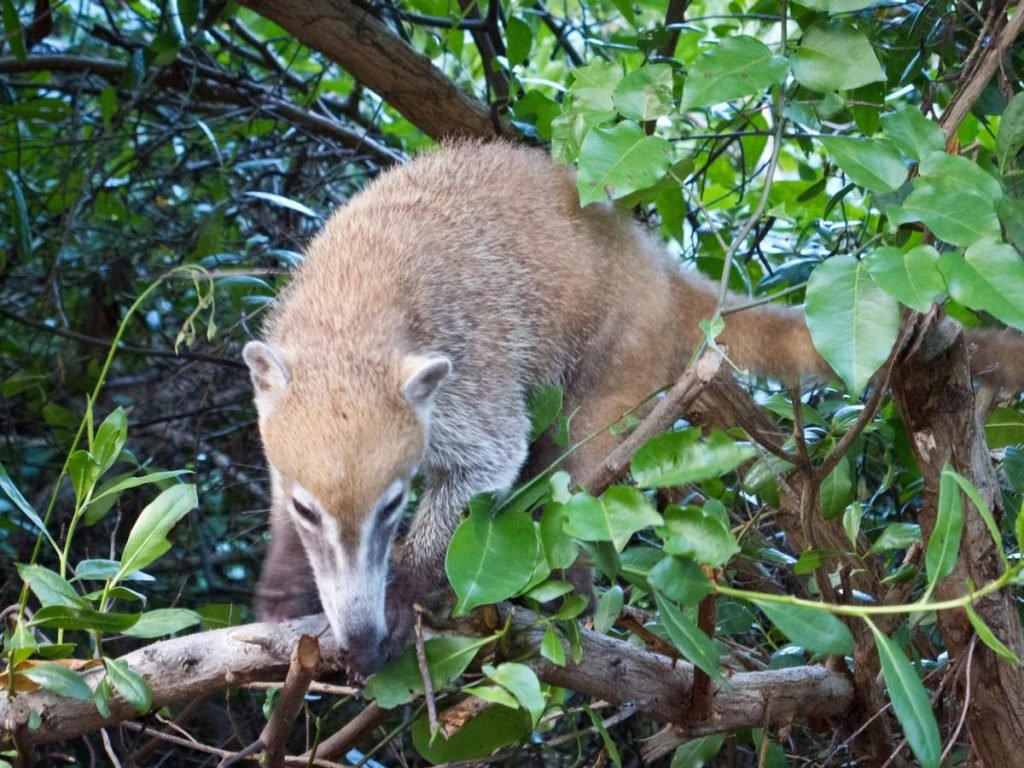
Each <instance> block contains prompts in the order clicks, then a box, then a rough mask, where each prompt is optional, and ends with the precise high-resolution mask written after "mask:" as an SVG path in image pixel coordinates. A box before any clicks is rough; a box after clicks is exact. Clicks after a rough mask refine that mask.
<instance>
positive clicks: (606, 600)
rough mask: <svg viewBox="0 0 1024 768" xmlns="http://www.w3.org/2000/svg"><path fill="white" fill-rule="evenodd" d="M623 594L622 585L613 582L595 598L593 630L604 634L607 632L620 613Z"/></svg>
mask: <svg viewBox="0 0 1024 768" xmlns="http://www.w3.org/2000/svg"><path fill="white" fill-rule="evenodd" d="M623 602H624V595H623V593H622V587H620V586H619V585H618V584H613V585H612V587H611V588H610V589H608V590H606V591H605V593H604V594H603V595H601V597H599V598H598V599H597V610H595V611H594V631H595V632H597V633H599V634H602V635H605V634H607V633H608V630H610V629H611V628H612V627H613V626H614V625H615V622H616V621H617V620H618V618H619V614H620V613H622V605H623Z"/></svg>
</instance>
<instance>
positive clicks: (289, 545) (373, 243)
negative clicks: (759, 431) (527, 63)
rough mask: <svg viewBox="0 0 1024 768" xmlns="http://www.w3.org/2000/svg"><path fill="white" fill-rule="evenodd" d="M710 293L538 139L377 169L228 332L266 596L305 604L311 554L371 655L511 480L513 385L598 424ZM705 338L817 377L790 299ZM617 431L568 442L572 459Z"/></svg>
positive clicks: (665, 361)
mask: <svg viewBox="0 0 1024 768" xmlns="http://www.w3.org/2000/svg"><path fill="white" fill-rule="evenodd" d="M716 296H717V287H716V286H714V285H712V284H711V283H710V282H708V281H706V280H705V279H703V278H700V277H698V276H695V275H690V274H685V273H683V272H681V271H680V270H679V268H678V266H677V264H676V263H675V262H674V261H673V260H671V259H670V258H669V257H668V256H667V255H666V254H665V252H664V249H663V247H662V246H661V244H660V243H658V242H656V241H654V240H653V239H651V238H649V237H648V236H647V235H646V234H645V233H643V232H642V231H641V230H640V229H639V228H638V227H637V226H635V225H634V224H633V223H631V222H630V221H628V220H627V219H626V218H625V217H624V216H622V215H621V214H620V213H618V212H616V211H615V210H613V209H612V208H611V207H610V206H608V205H590V206H588V207H586V208H583V209H581V208H580V206H579V197H578V195H577V192H576V185H575V181H574V177H573V174H572V172H571V171H569V170H568V169H566V168H560V167H556V166H553V165H552V164H551V162H550V161H549V160H548V158H547V157H546V156H545V155H544V154H543V153H541V152H540V151H537V150H532V149H526V148H521V147H518V146H513V145H510V144H504V143H493V144H459V145H455V146H451V147H447V148H444V149H441V150H438V151H436V152H433V153H431V154H427V155H424V156H421V157H419V158H417V159H416V160H414V161H413V162H411V163H409V164H407V165H405V166H402V167H400V168H397V169H395V170H392V171H390V172H388V173H386V174H384V175H383V176H382V177H380V178H379V179H377V180H376V181H375V182H374V183H373V184H371V185H370V186H369V187H368V188H367V189H366V190H365V191H364V192H362V193H361V194H360V195H358V196H357V197H355V198H354V199H353V200H352V201H351V202H350V203H349V204H348V205H346V206H345V207H343V208H341V209H340V210H338V211H337V212H336V213H335V214H334V215H333V216H332V217H331V218H330V220H329V221H328V222H327V224H326V225H325V226H324V229H323V231H322V232H321V233H320V234H319V235H318V236H317V237H316V238H315V239H314V240H313V241H312V243H311V244H310V245H309V248H308V251H307V256H306V259H305V261H304V263H303V264H302V266H301V267H300V268H299V269H298V271H297V273H296V275H295V278H294V280H293V281H292V283H291V284H290V285H289V286H288V288H287V289H285V291H284V292H283V294H282V295H281V297H280V299H279V300H278V302H277V305H276V308H275V309H274V311H273V313H272V317H271V318H270V320H269V322H268V324H267V327H266V329H265V334H266V341H265V342H251V343H250V344H248V345H247V346H246V348H245V350H244V357H245V360H246V362H247V363H248V365H249V367H250V369H251V372H252V378H253V382H254V385H255V389H256V398H255V399H256V405H257V408H258V411H259V421H260V430H261V433H262V437H263V443H264V447H265V450H266V454H267V460H268V463H269V464H270V468H271V478H272V489H273V508H272V513H271V533H272V541H271V548H270V551H269V553H268V557H267V561H266V564H265V565H264V572H263V576H262V577H261V581H260V585H259V591H258V606H257V607H258V610H259V611H260V613H261V614H262V615H263V616H264V617H267V618H271V619H279V618H285V617H289V616H296V615H301V614H303V613H306V612H309V610H311V609H312V608H313V607H314V606H315V599H314V596H313V594H312V590H311V588H310V584H309V576H310V573H312V575H313V577H314V579H315V581H316V585H317V589H318V592H319V596H320V600H321V603H322V605H323V607H324V610H325V611H326V613H327V617H328V619H329V621H330V624H331V627H332V629H333V631H334V633H335V635H336V637H337V639H338V641H339V643H341V644H342V645H343V646H344V647H346V648H347V649H348V651H349V657H350V665H351V667H352V668H353V669H355V670H357V671H360V672H363V673H365V672H369V671H372V670H373V669H374V668H375V667H376V666H377V665H378V664H379V663H380V662H381V661H382V660H383V659H384V658H385V657H387V656H388V655H390V654H392V653H394V652H396V651H397V650H399V649H400V648H401V647H402V646H403V645H404V643H405V640H406V638H407V636H408V632H409V628H410V627H411V622H412V616H413V612H412V605H413V603H414V602H418V603H420V604H422V605H426V606H427V607H430V606H431V605H433V604H434V600H435V599H436V596H437V595H439V594H442V592H441V590H442V588H443V585H444V568H443V560H444V556H445V552H446V549H447V546H448V542H449V540H450V538H451V535H452V533H453V531H454V528H455V527H456V525H457V524H458V521H459V517H460V514H461V512H462V510H463V508H464V505H465V503H466V501H467V500H468V499H469V498H470V497H471V496H473V495H474V494H477V493H481V492H485V491H498V492H501V491H505V490H507V489H509V488H510V487H511V486H512V485H513V483H514V482H515V481H516V478H517V476H518V474H519V472H520V469H521V467H522V466H523V463H524V461H525V459H526V457H527V447H528V445H527V438H528V435H529V431H530V422H529V418H528V414H527V407H526V397H527V393H528V392H529V391H530V390H531V389H533V388H535V387H537V386H538V385H541V384H548V383H554V384H559V385H561V386H562V387H563V388H564V391H565V399H566V408H567V409H568V410H569V411H576V415H575V416H574V418H573V421H572V426H573V430H574V434H575V435H579V436H584V435H588V434H590V433H592V432H595V431H597V430H599V429H601V428H602V427H604V426H605V425H607V424H609V423H611V422H614V421H615V420H617V419H618V418H619V417H620V416H621V415H622V414H623V413H624V412H626V411H627V410H629V409H631V408H633V407H634V406H635V405H636V404H637V403H639V402H641V401H642V400H644V398H646V397H647V396H648V395H649V394H650V393H651V392H652V391H654V390H656V389H657V388H659V387H661V386H664V385H666V384H669V383H671V382H672V381H673V380H674V379H675V378H676V377H677V376H678V375H679V374H680V373H681V372H682V370H683V368H684V367H685V365H686V364H687V362H688V360H689V359H690V356H691V354H692V353H693V351H694V350H695V348H696V347H697V345H698V344H699V343H700V341H701V339H702V333H701V331H700V330H699V328H698V324H699V322H700V321H701V320H703V319H705V318H709V317H711V315H712V314H713V312H714V308H715V304H716ZM730 300H731V301H739V300H740V299H739V298H738V297H732V298H731V299H730ZM719 340H720V341H721V342H722V343H724V344H725V345H727V347H728V350H729V355H730V358H731V359H732V360H733V361H734V362H735V363H736V364H737V365H738V366H740V367H742V368H749V369H751V370H755V371H758V372H760V373H763V374H767V375H770V376H774V377H778V378H783V379H789V380H794V379H796V378H797V377H799V376H800V375H802V374H807V373H809V374H814V375H817V376H818V377H819V378H821V377H827V376H828V375H829V374H830V369H829V368H828V366H827V365H826V364H825V363H824V361H823V360H822V359H821V358H820V357H819V356H818V354H817V353H816V352H815V350H814V347H813V345H812V344H811V341H810V337H809V334H808V332H807V329H806V326H805V324H804V321H803V315H802V312H801V311H800V310H799V309H795V308H785V307H777V306H762V307H756V308H753V309H749V310H745V311H743V312H739V313H736V314H734V315H730V316H729V318H728V321H727V323H726V328H725V332H724V333H723V334H722V336H720V337H719ZM613 439H614V438H612V437H611V436H610V435H609V434H608V433H607V431H605V432H604V434H603V435H602V436H600V437H599V438H597V439H595V440H591V441H590V442H588V443H587V444H586V445H585V446H583V447H582V448H581V449H579V450H577V451H576V452H575V453H573V454H572V456H571V458H570V459H569V461H568V466H567V469H568V470H569V471H570V473H571V474H572V475H573V477H574V478H576V479H577V480H579V479H581V478H582V477H584V476H585V474H586V472H585V468H587V467H590V466H593V464H594V462H595V461H598V460H600V459H601V458H603V457H604V455H605V454H606V453H607V452H608V450H609V448H610V446H609V442H610V441H612V440H613ZM418 472H419V473H420V474H422V477H423V480H424V484H423V493H422V496H421V498H420V501H419V510H418V513H417V515H416V518H415V520H414V521H413V522H412V525H411V528H410V530H409V533H408V535H407V536H406V537H405V539H404V540H403V541H402V543H401V544H400V545H399V546H398V551H396V552H395V553H394V554H393V555H391V556H390V557H389V553H390V552H391V548H392V543H393V540H394V538H395V531H396V529H397V526H398V521H399V518H400V517H401V514H402V510H403V508H404V506H405V502H406V499H407V496H408V493H409V487H410V482H411V480H412V478H413V476H414V475H415V474H417V473H418ZM389 560H393V565H392V567H391V571H392V575H391V582H390V584H388V576H389ZM307 561H308V565H307ZM310 569H311V571H310Z"/></svg>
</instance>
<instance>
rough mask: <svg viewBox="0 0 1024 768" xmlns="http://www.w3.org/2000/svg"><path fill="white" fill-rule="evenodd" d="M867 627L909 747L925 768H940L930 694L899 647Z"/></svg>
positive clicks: (938, 746) (937, 737) (940, 749)
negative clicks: (873, 637) (872, 635)
mask: <svg viewBox="0 0 1024 768" xmlns="http://www.w3.org/2000/svg"><path fill="white" fill-rule="evenodd" d="M868 626H869V627H870V628H871V632H872V633H873V634H874V636H875V645H876V647H877V648H878V657H879V659H880V660H881V662H882V676H883V677H884V678H885V684H886V687H887V688H888V689H889V698H890V699H891V701H892V709H893V712H895V713H896V719H898V720H899V721H900V725H902V726H903V733H904V735H905V736H906V737H907V743H908V744H909V745H910V749H911V751H913V753H914V756H915V757H917V759H918V761H919V762H920V763H921V766H922V768H938V766H939V756H940V754H941V751H942V740H941V738H940V736H939V726H938V724H937V723H936V722H935V714H934V713H933V712H932V705H931V701H929V699H928V693H927V691H925V689H924V685H922V684H921V679H920V678H919V677H918V676H917V673H916V672H915V671H914V668H913V667H912V666H911V665H910V662H909V661H907V657H906V656H904V655H903V652H902V651H901V650H900V649H899V648H898V647H896V644H895V643H894V642H893V641H892V640H890V639H889V638H888V637H886V636H885V635H884V634H883V633H882V632H881V631H880V630H879V629H878V627H876V626H875V625H874V624H872V623H871V622H868Z"/></svg>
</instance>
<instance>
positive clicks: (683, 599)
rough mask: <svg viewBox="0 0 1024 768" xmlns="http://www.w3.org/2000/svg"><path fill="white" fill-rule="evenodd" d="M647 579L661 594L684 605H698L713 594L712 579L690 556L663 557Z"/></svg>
mask: <svg viewBox="0 0 1024 768" xmlns="http://www.w3.org/2000/svg"><path fill="white" fill-rule="evenodd" d="M647 581H648V582H650V585H651V586H652V587H654V588H655V589H656V590H658V591H659V592H661V594H663V595H665V596H666V597H668V598H670V599H672V600H675V601H677V602H679V603H682V604H683V605H696V604H697V603H699V602H700V601H701V600H703V599H704V598H705V597H707V596H708V595H709V594H711V581H710V580H709V579H708V577H707V576H706V575H705V574H704V571H703V570H701V567H700V566H699V565H697V563H696V562H695V561H693V560H691V559H690V558H688V557H675V556H674V555H669V556H667V557H664V558H662V559H661V561H659V562H658V564H657V565H655V566H654V567H653V568H651V570H650V572H649V573H648V574H647Z"/></svg>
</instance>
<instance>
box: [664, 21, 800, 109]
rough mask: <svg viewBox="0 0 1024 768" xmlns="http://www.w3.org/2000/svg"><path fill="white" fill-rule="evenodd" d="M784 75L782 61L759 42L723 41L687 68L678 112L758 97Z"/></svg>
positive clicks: (742, 38) (749, 39) (738, 37)
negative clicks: (757, 95)
mask: <svg viewBox="0 0 1024 768" xmlns="http://www.w3.org/2000/svg"><path fill="white" fill-rule="evenodd" d="M788 71H789V62H788V61H787V60H786V59H785V57H783V56H773V55H772V52H771V51H770V50H769V48H768V46H766V45H765V44H764V43H762V42H761V41H759V40H755V39H754V38H753V37H747V36H746V35H736V36H734V37H727V38H725V39H723V40H722V41H721V42H720V43H718V45H716V46H715V47H714V48H712V49H711V50H709V51H707V52H706V53H704V54H702V55H701V56H700V57H698V59H697V61H695V62H694V64H693V66H692V67H691V68H690V72H689V74H688V76H687V78H686V84H685V86H684V87H683V101H682V104H680V109H693V108H695V107H704V106H710V105H712V104H720V103H721V102H723V101H731V100H732V99H738V98H740V97H743V96H753V95H755V94H759V93H762V92H763V91H764V89H765V88H768V87H769V86H772V85H777V84H778V83H781V82H782V81H783V80H785V79H786V73H787V72H788Z"/></svg>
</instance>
